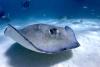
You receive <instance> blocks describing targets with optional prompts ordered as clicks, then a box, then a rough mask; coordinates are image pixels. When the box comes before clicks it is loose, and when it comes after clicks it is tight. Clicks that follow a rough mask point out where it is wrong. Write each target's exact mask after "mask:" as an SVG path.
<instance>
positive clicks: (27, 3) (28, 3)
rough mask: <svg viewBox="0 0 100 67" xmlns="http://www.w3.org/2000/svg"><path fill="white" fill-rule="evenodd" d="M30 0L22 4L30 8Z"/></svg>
mask: <svg viewBox="0 0 100 67" xmlns="http://www.w3.org/2000/svg"><path fill="white" fill-rule="evenodd" d="M30 1H31V0H25V1H24V2H23V3H22V6H23V7H24V8H26V9H27V8H29V7H30Z"/></svg>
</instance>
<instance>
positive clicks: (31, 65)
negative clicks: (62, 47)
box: [5, 43, 72, 67]
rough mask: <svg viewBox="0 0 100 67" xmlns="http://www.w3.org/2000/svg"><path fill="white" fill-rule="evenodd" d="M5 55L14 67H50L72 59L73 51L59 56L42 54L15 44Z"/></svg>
mask: <svg viewBox="0 0 100 67" xmlns="http://www.w3.org/2000/svg"><path fill="white" fill-rule="evenodd" d="M5 55H6V56H7V57H8V58H9V64H10V65H11V66H13V67H50V66H51V65H54V64H57V63H59V62H62V61H65V60H68V59H70V58H71V57H72V51H71V50H69V51H65V52H62V53H58V54H40V53H36V52H33V51H30V50H28V49H26V48H24V47H22V46H21V45H19V44H18V43H14V44H13V45H12V46H11V47H10V48H9V49H8V50H7V52H6V53H5Z"/></svg>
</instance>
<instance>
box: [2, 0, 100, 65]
mask: <svg viewBox="0 0 100 67" xmlns="http://www.w3.org/2000/svg"><path fill="white" fill-rule="evenodd" d="M26 1H28V2H26ZM99 6H100V0H0V67H33V66H34V65H35V67H66V66H68V67H87V66H88V67H98V66H100V64H99V63H100V60H99V59H100V8H99ZM34 23H35V24H36V23H44V24H52V25H57V26H62V27H64V26H65V25H67V26H69V27H71V28H72V29H73V30H74V33H75V35H76V38H77V40H78V41H79V43H80V45H81V46H80V47H79V48H77V49H73V50H72V54H71V52H69V53H68V52H66V53H63V54H57V55H50V56H49V55H40V54H36V53H34V52H30V51H28V50H26V49H25V48H23V47H21V46H16V45H15V47H14V46H12V45H14V44H13V43H15V41H14V40H12V39H10V38H8V37H6V36H5V35H4V30H5V28H6V27H7V24H12V25H13V26H15V27H16V28H19V27H24V26H27V25H30V24H34ZM25 51H26V52H25ZM33 55H35V58H34V56H33ZM67 57H71V58H70V59H68V58H67Z"/></svg>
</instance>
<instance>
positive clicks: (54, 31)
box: [50, 28, 58, 35]
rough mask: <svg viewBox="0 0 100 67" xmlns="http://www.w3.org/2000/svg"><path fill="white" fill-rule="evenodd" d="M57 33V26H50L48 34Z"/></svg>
mask: <svg viewBox="0 0 100 67" xmlns="http://www.w3.org/2000/svg"><path fill="white" fill-rule="evenodd" d="M57 33H58V30H57V28H51V29H50V34H52V35H53V34H55V35H56V34H57Z"/></svg>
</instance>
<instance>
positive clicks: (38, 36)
mask: <svg viewBox="0 0 100 67" xmlns="http://www.w3.org/2000/svg"><path fill="white" fill-rule="evenodd" d="M4 34H5V35H6V36H9V37H11V38H12V39H14V40H15V41H16V42H18V43H19V44H21V45H22V46H24V47H25V48H27V49H30V50H32V51H35V52H40V53H47V54H53V53H58V52H61V51H65V50H69V49H72V48H76V47H79V46H80V44H79V43H78V41H77V40H76V38H75V34H74V32H73V30H72V29H71V28H70V27H68V26H65V27H58V26H54V25H49V24H33V25H29V26H27V27H24V28H22V29H18V30H17V29H16V28H14V27H13V26H12V25H10V24H9V25H8V27H7V28H6V30H5V31H4Z"/></svg>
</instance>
